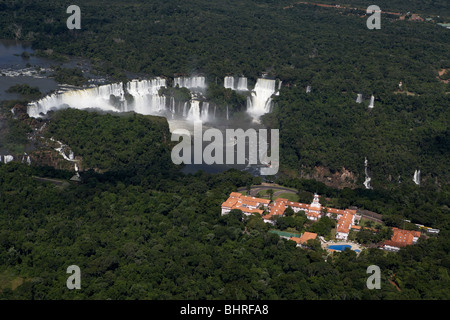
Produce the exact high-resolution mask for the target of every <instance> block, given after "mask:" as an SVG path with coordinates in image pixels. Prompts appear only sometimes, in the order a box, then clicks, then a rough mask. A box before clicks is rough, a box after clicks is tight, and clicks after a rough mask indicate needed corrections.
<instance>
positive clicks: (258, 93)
mask: <svg viewBox="0 0 450 320" xmlns="http://www.w3.org/2000/svg"><path fill="white" fill-rule="evenodd" d="M274 93H275V80H271V79H262V78H259V79H258V80H257V81H256V85H255V88H254V89H253V91H252V95H251V99H250V98H248V99H247V112H248V113H249V114H251V115H252V116H253V117H258V116H261V115H263V114H264V113H268V112H270V108H271V104H272V95H273V94H274Z"/></svg>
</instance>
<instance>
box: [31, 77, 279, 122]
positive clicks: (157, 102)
mask: <svg viewBox="0 0 450 320" xmlns="http://www.w3.org/2000/svg"><path fill="white" fill-rule="evenodd" d="M173 84H174V87H176V86H180V87H185V88H188V89H189V90H190V91H191V95H192V97H191V101H187V102H184V101H183V102H179V101H177V100H175V99H176V98H175V97H173V96H166V95H164V94H161V95H160V94H159V92H160V89H161V88H166V87H167V83H166V80H165V79H163V78H159V77H157V78H153V79H149V80H132V81H129V82H127V83H125V84H124V83H121V82H119V83H113V84H108V85H101V86H97V87H91V88H85V89H80V90H71V91H64V92H58V93H54V94H51V95H48V96H46V97H44V98H42V99H40V100H37V101H34V102H31V103H30V104H29V105H28V107H27V109H28V110H27V112H28V115H29V116H30V117H35V118H38V117H41V116H43V115H45V114H46V113H47V112H48V111H51V110H58V109H61V108H69V107H70V108H74V109H100V110H102V111H108V112H110V111H113V112H129V111H134V112H136V113H140V114H145V115H163V116H166V117H167V118H169V119H176V118H178V117H180V118H183V119H187V120H193V121H197V120H198V119H201V120H203V121H210V120H212V118H213V115H211V114H210V110H209V109H210V105H209V103H208V102H206V101H204V100H205V98H204V92H203V89H206V88H207V85H206V82H205V77H204V76H192V77H177V78H175V79H174V81H173ZM225 87H230V88H233V90H236V91H241V92H242V91H248V86H247V78H246V77H244V76H240V77H231V76H227V77H225ZM276 87H278V89H280V88H281V81H279V82H278V85H277V86H276V80H271V79H265V78H260V79H258V80H257V82H256V85H255V88H254V89H253V90H252V92H251V94H250V95H248V96H247V111H248V113H249V114H251V115H252V116H253V117H254V118H256V117H259V116H261V115H262V114H264V113H268V112H271V107H272V96H273V95H274V94H278V92H277V90H276ZM195 100H198V101H203V103H200V104H199V105H197V101H195ZM197 107H198V109H197ZM228 109H229V108H228V107H227V113H226V117H227V120H228V119H229V110H228ZM211 111H212V110H211ZM211 113H212V112H211ZM219 114H220V113H219ZM215 116H216V106H214V119H215Z"/></svg>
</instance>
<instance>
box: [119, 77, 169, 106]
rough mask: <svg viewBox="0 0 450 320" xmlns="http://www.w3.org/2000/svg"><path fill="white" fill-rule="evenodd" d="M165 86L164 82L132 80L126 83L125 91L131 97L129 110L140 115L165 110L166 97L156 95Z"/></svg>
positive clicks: (157, 80) (160, 80)
mask: <svg viewBox="0 0 450 320" xmlns="http://www.w3.org/2000/svg"><path fill="white" fill-rule="evenodd" d="M165 86H166V80H165V79H162V78H155V79H151V80H132V81H130V82H128V83H127V85H126V90H127V92H128V93H129V94H130V95H131V96H132V97H133V102H132V103H131V108H130V110H132V111H135V112H137V113H141V114H154V113H160V112H162V111H164V110H165V109H166V97H165V96H160V95H159V94H158V91H159V89H161V88H162V87H165Z"/></svg>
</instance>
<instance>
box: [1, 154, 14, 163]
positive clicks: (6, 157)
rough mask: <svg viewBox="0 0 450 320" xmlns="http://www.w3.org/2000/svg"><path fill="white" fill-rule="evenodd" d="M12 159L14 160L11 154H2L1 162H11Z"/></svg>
mask: <svg viewBox="0 0 450 320" xmlns="http://www.w3.org/2000/svg"><path fill="white" fill-rule="evenodd" d="M13 160H14V157H13V156H11V155H6V156H3V163H4V164H7V163H8V162H11V161H13ZM0 161H1V156H0Z"/></svg>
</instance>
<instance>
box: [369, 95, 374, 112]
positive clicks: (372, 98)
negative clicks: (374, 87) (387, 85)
mask: <svg viewBox="0 0 450 320" xmlns="http://www.w3.org/2000/svg"><path fill="white" fill-rule="evenodd" d="M374 102H375V97H374V96H373V95H372V96H371V97H370V104H369V108H370V109H373V107H374Z"/></svg>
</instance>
